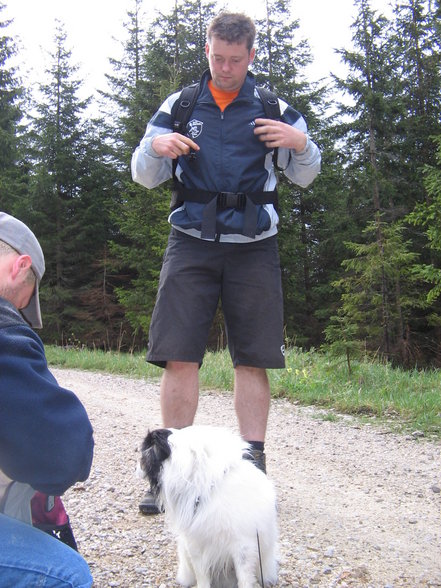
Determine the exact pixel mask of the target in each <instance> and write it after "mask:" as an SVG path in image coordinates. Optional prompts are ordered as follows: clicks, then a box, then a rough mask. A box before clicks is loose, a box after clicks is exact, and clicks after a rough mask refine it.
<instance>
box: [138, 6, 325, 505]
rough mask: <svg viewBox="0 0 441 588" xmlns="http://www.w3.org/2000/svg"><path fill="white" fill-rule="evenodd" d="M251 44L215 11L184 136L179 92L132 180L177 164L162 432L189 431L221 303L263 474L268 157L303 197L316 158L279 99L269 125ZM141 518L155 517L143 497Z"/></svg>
mask: <svg viewBox="0 0 441 588" xmlns="http://www.w3.org/2000/svg"><path fill="white" fill-rule="evenodd" d="M255 33H256V31H255V26H254V23H253V21H252V20H251V19H250V18H248V17H247V16H245V15H243V14H236V13H228V12H222V13H221V14H219V15H218V16H217V17H216V18H215V19H214V20H213V21H212V23H211V24H210V26H209V27H208V31H207V43H206V47H205V52H206V56H207V59H208V64H209V71H206V72H205V73H204V74H203V77H202V79H201V83H200V92H199V95H198V98H197V101H196V104H195V106H194V108H193V111H192V115H191V120H190V121H189V123H188V125H187V129H188V130H189V133H188V134H187V135H183V134H179V133H177V132H173V126H172V116H171V110H172V107H173V104H174V103H175V102H176V100H178V99H179V95H180V93H179V92H178V93H175V94H173V95H171V96H169V97H168V98H167V100H166V101H165V102H164V103H163V104H162V106H161V107H160V109H159V110H158V112H157V113H156V114H155V116H154V117H153V118H152V119H151V121H150V122H149V124H148V125H147V130H146V133H145V135H144V138H143V139H142V141H141V143H140V145H139V147H138V148H137V149H136V151H135V152H134V154H133V157H132V176H133V179H134V180H135V181H136V182H138V183H140V184H142V185H143V186H145V187H147V188H154V187H155V186H158V185H159V184H161V183H162V182H164V181H166V180H168V179H169V178H171V177H172V173H173V171H172V170H173V166H172V162H173V160H177V167H176V172H175V175H176V179H177V182H176V190H175V196H174V200H173V203H172V204H173V208H172V212H171V214H170V217H169V221H170V223H171V226H172V228H171V233H170V236H169V241H168V246H167V250H166V252H165V256H164V262H163V266H162V271H161V276H160V281H159V289H158V295H157V301H156V306H155V309H154V311H153V316H152V321H151V327H150V334H149V344H148V353H147V361H149V362H151V363H154V364H156V365H159V366H162V367H163V368H164V373H163V376H162V380H161V410H162V419H163V424H164V427H175V428H182V427H186V426H188V425H191V424H192V423H193V419H194V416H195V413H196V409H197V405H198V397H199V383H198V370H199V367H200V365H201V364H202V359H203V356H204V352H205V347H206V342H207V337H208V333H209V329H210V326H211V323H212V321H213V317H214V314H215V312H216V308H217V305H218V301H219V299H220V300H221V302H222V309H223V314H224V319H225V325H226V332H227V338H228V347H229V351H230V354H231V357H232V361H233V366H234V402H235V409H236V414H237V418H238V423H239V429H240V433H241V435H242V437H243V438H244V439H245V440H246V441H248V443H250V445H251V448H252V455H253V459H254V461H255V463H256V465H257V467H260V468H261V469H262V470H263V471H265V455H264V441H265V434H266V427H267V421H268V413H269V405H270V387H269V382H268V377H267V373H266V369H268V368H283V367H284V365H285V362H284V340H283V298H282V288H281V272H280V262H279V255H278V248H277V237H276V234H277V224H278V220H279V217H278V214H277V195H276V191H275V190H276V177H275V173H274V168H273V163H272V154H273V151H274V149H276V148H277V149H278V165H279V167H281V168H282V169H283V171H284V173H285V175H286V176H287V177H288V178H289V179H290V180H291V181H292V182H294V183H296V184H298V185H300V186H303V187H305V186H307V185H308V184H310V183H311V182H312V180H313V179H314V178H315V177H316V175H317V174H318V173H319V171H320V153H319V150H318V148H317V146H316V145H315V144H314V143H313V142H312V141H311V140H310V139H309V137H308V135H307V133H306V131H307V129H306V124H305V121H304V119H303V118H302V116H301V115H300V114H299V113H298V112H297V111H295V110H294V109H293V108H292V107H291V106H289V105H288V104H286V103H285V102H283V101H282V100H279V103H280V108H281V120H280V121H276V120H272V119H267V118H265V111H264V107H263V104H262V101H261V100H260V98H259V96H258V94H257V91H256V89H255V81H254V77H253V75H252V74H251V73H250V72H249V71H248V68H249V66H250V65H251V64H252V62H253V59H254V55H255V49H254V39H255ZM188 135H190V136H188ZM140 509H141V511H142V512H144V513H152V512H155V506H154V502H153V499H152V497H151V495H147V496H146V498H145V499H144V500H143V502H142V503H141V504H140ZM156 512H157V511H156Z"/></svg>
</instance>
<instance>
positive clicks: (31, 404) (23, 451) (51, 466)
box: [0, 212, 94, 588]
mask: <svg viewBox="0 0 441 588" xmlns="http://www.w3.org/2000/svg"><path fill="white" fill-rule="evenodd" d="M44 270H45V264H44V256H43V252H42V250H41V247H40V244H39V243H38V241H37V239H36V237H35V235H34V234H33V233H32V231H31V230H30V229H29V228H28V227H27V226H26V225H25V224H23V223H22V222H21V221H19V220H18V219H16V218H14V217H12V216H10V215H8V214H6V213H4V212H0V374H1V377H0V546H1V547H0V588H6V587H11V586H42V585H44V586H46V587H51V586H54V587H55V586H57V587H59V586H69V587H75V588H80V587H81V588H85V587H87V586H92V577H91V574H90V571H89V567H88V565H87V563H86V562H85V561H84V559H83V558H82V557H81V556H80V555H79V554H78V553H77V552H76V551H74V550H73V549H71V548H70V547H68V546H67V545H65V544H64V543H62V542H61V541H58V540H57V539H54V538H53V537H51V536H50V535H48V534H47V533H44V532H43V531H40V530H39V529H36V528H35V527H33V526H32V519H31V508H30V501H31V498H32V496H33V495H34V493H35V491H39V492H43V493H45V494H50V495H55V496H60V495H62V494H63V493H64V492H65V491H66V490H67V489H68V488H69V487H70V486H72V485H73V484H75V483H76V482H77V481H80V480H86V479H87V477H88V475H89V472H90V468H91V464H92V457H93V444H94V441H93V430H92V426H91V424H90V421H89V418H88V416H87V413H86V410H85V408H84V406H83V405H82V404H81V402H80V400H79V399H78V398H77V397H76V396H75V394H73V393H72V392H70V391H69V390H66V389H64V388H61V387H60V386H59V385H58V383H57V381H56V380H55V378H54V376H53V375H52V374H51V372H50V371H49V369H48V366H47V362H46V356H45V352H44V347H43V343H42V341H41V339H40V337H39V336H38V335H37V334H36V333H35V332H34V331H33V329H32V328H31V327H36V328H41V326H42V322H41V313H40V304H39V297H38V287H39V283H40V280H41V278H42V276H43V273H44Z"/></svg>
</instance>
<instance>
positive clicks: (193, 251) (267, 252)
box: [147, 229, 285, 368]
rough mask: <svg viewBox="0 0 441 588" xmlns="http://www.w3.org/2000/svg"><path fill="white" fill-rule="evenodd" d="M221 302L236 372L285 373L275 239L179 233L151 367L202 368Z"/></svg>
mask: <svg viewBox="0 0 441 588" xmlns="http://www.w3.org/2000/svg"><path fill="white" fill-rule="evenodd" d="M219 300H220V301H221V305H222V312H223V315H224V320H225V328H226V334H227V341H228V348H229V351H230V355H231V358H232V361H233V365H234V367H236V366H238V365H243V366H249V367H259V368H284V367H285V358H284V340H283V295H282V284H281V271H280V260H279V252H278V246H277V238H276V237H275V236H274V237H269V238H268V239H263V240H261V241H253V242H252V243H220V242H213V241H203V240H201V239H197V238H195V237H191V236H189V235H186V234H185V233H182V232H181V231H178V230H176V229H172V231H171V233H170V236H169V240H168V245H167V248H166V251H165V254H164V260H163V265H162V269H161V274H160V279H159V287H158V294H157V299H156V304H155V308H154V310H153V314H152V319H151V324H150V333H149V342H148V350H147V361H148V362H150V363H153V364H155V365H159V366H161V367H165V364H166V363H167V361H184V362H196V363H199V365H201V364H202V360H203V357H204V353H205V349H206V345H207V339H208V335H209V332H210V327H211V325H212V322H213V319H214V315H215V313H216V309H217V306H218V303H219Z"/></svg>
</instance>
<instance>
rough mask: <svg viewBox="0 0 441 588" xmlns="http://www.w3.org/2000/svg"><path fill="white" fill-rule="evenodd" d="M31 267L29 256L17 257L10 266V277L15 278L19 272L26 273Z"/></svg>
mask: <svg viewBox="0 0 441 588" xmlns="http://www.w3.org/2000/svg"><path fill="white" fill-rule="evenodd" d="M31 265H32V259H31V257H30V255H19V256H18V257H17V258H16V259H15V260H14V263H13V264H12V277H13V278H16V277H17V276H18V275H19V274H20V273H21V272H25V271H27V270H28V269H29V268H30V267H31Z"/></svg>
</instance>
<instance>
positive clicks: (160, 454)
mask: <svg viewBox="0 0 441 588" xmlns="http://www.w3.org/2000/svg"><path fill="white" fill-rule="evenodd" d="M172 432H173V431H172V430H171V429H156V430H154V431H149V433H148V434H147V437H146V438H145V439H144V441H143V443H142V446H141V452H142V453H141V458H140V460H139V470H140V473H141V475H142V476H143V477H146V478H148V480H149V482H150V486H151V490H152V492H153V494H154V495H155V496H157V495H158V493H159V490H160V484H161V479H160V473H161V469H162V464H163V463H164V461H165V460H166V459H167V458H168V457H170V454H171V447H170V445H169V443H168V438H169V436H170V435H171V434H172ZM139 470H138V471H139Z"/></svg>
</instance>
